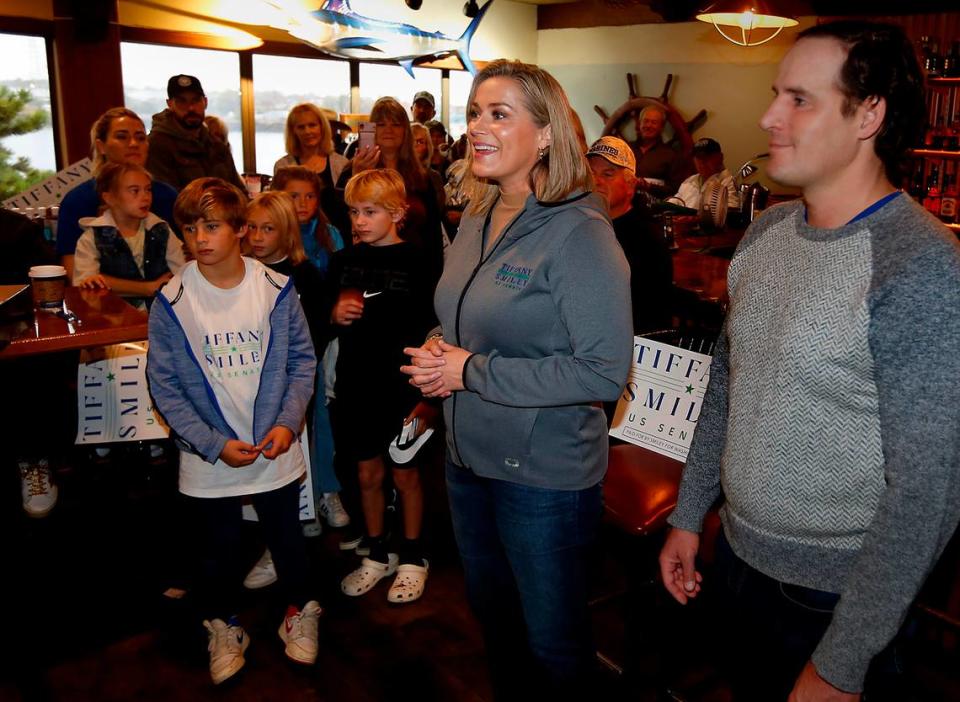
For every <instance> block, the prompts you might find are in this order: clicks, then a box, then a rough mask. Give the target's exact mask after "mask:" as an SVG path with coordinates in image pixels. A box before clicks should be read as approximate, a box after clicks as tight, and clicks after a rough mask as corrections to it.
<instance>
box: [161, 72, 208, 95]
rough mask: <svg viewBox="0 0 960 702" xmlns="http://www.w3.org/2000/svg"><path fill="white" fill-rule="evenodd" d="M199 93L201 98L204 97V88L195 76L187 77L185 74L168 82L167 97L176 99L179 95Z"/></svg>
mask: <svg viewBox="0 0 960 702" xmlns="http://www.w3.org/2000/svg"><path fill="white" fill-rule="evenodd" d="M189 92H193V93H199V94H200V95H201V96H204V95H205V94H204V92H203V86H202V85H200V81H199V80H198V79H197V78H195V77H194V76H185V75H183V74H181V75H177V76H171V77H170V80H168V81H167V97H168V98H175V97H177V96H178V95H183V94H184V93H189Z"/></svg>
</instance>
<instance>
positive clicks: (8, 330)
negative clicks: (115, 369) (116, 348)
mask: <svg viewBox="0 0 960 702" xmlns="http://www.w3.org/2000/svg"><path fill="white" fill-rule="evenodd" d="M25 294H27V295H29V291H27V292H26V293H25ZM146 338H147V313H146V312H143V311H141V310H138V309H136V308H135V307H133V306H131V305H129V304H128V303H127V302H125V301H124V299H123V298H122V297H120V296H119V295H116V294H115V293H112V292H110V291H108V290H82V289H80V288H75V287H67V289H66V291H65V295H64V312H63V313H60V314H54V313H50V312H36V313H31V314H29V315H26V316H24V317H23V318H20V319H15V320H13V321H4V322H3V323H2V324H0V361H2V360H6V359H10V358H20V357H23V356H33V355H37V354H43V353H52V352H56V351H68V350H71V349H81V348H88V347H91V346H106V345H109V344H120V343H123V342H126V341H140V340H143V339H146Z"/></svg>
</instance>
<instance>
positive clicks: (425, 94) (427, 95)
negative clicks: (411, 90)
mask: <svg viewBox="0 0 960 702" xmlns="http://www.w3.org/2000/svg"><path fill="white" fill-rule="evenodd" d="M417 100H426V101H427V102H429V103H430V107H432V108H434V109H436V108H437V101H436V100H434V99H433V95H431V94H430V93H428V92H427V91H426V90H421V91H420V92H419V93H417V94H416V95H414V96H413V102H412V103H411V104H413V105H416V104H417Z"/></svg>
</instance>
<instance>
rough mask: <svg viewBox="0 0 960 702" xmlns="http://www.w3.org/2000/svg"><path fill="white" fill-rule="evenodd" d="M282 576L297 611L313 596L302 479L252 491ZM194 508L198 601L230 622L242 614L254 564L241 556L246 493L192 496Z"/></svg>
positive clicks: (206, 611)
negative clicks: (244, 587)
mask: <svg viewBox="0 0 960 702" xmlns="http://www.w3.org/2000/svg"><path fill="white" fill-rule="evenodd" d="M250 498H251V499H252V500H253V506H254V507H255V508H256V510H257V517H258V518H259V519H260V526H261V528H262V529H263V536H264V539H265V541H266V542H267V548H269V549H270V553H271V554H272V555H273V562H274V565H275V566H276V568H277V579H278V580H279V582H280V586H281V588H283V594H284V596H285V601H286V603H287V604H292V605H294V606H295V607H297V609H302V608H303V606H304V605H305V604H306V603H307V601H309V600H310V599H313V598H311V597H310V596H309V583H308V569H309V566H308V562H307V550H306V544H305V543H304V539H303V531H302V530H301V527H300V481H299V480H293V481H292V482H290V483H288V484H287V485H284V486H283V487H281V488H277V489H276V490H271V491H270V492H261V493H257V494H254V495H250ZM187 500H188V502H189V503H190V504H191V505H192V507H193V513H194V515H195V524H196V525H197V532H196V533H197V535H198V541H199V546H200V580H199V582H198V583H197V592H196V594H197V604H198V607H199V609H200V614H201V615H202V616H203V617H204V618H205V619H212V618H214V617H218V618H220V619H223V620H224V621H226V619H227V618H229V617H230V616H231V615H233V614H236V613H237V604H238V596H239V593H240V585H241V582H242V581H243V576H244V574H245V572H246V568H247V567H248V566H249V564H246V563H245V562H244V561H243V559H242V558H241V556H242V554H243V549H242V548H241V536H242V526H243V511H242V504H243V497H215V498H200V497H188V498H187Z"/></svg>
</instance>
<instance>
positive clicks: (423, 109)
mask: <svg viewBox="0 0 960 702" xmlns="http://www.w3.org/2000/svg"><path fill="white" fill-rule="evenodd" d="M410 114H412V115H413V121H414V122H419V123H420V124H426V123H427V122H429V121H430V120H432V119H433V117H434V115H436V114H437V101H436V100H434V98H433V95H431V94H430V93H428V92H427V91H426V90H421V91H420V92H419V93H417V94H416V95H414V96H413V104H412V105H411V106H410Z"/></svg>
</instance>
